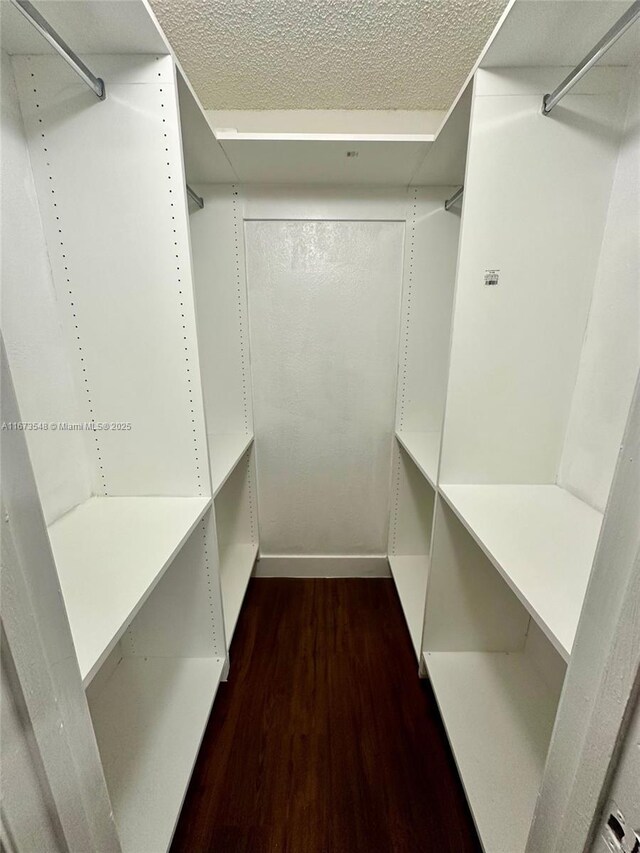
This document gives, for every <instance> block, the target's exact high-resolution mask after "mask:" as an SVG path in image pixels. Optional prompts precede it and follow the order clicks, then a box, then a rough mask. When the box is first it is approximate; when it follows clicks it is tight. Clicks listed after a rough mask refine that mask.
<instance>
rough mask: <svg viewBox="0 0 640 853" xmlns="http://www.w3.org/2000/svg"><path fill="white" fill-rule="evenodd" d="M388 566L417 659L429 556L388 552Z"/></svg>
mask: <svg viewBox="0 0 640 853" xmlns="http://www.w3.org/2000/svg"><path fill="white" fill-rule="evenodd" d="M389 566H390V567H391V574H392V575H393V580H394V581H395V585H396V589H397V590H398V597H399V598H400V604H401V605H402V611H403V613H404V618H405V619H406V620H407V627H408V628H409V634H410V635H411V642H412V643H413V647H414V649H415V652H416V656H417V657H418V659H419V658H420V648H421V645H422V623H423V620H424V602H425V596H426V594H427V575H428V573H429V558H428V557H426V556H411V557H398V556H396V555H394V554H389Z"/></svg>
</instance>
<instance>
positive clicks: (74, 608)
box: [48, 497, 211, 686]
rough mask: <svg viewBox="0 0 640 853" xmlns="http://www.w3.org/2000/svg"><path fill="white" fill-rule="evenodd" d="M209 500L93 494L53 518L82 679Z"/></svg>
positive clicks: (94, 667) (118, 632) (52, 538)
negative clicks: (61, 514) (71, 508)
mask: <svg viewBox="0 0 640 853" xmlns="http://www.w3.org/2000/svg"><path fill="white" fill-rule="evenodd" d="M210 505H211V498H208V497H168V498H167V497H93V498H89V500H87V501H85V502H84V503H82V504H80V505H79V506H77V507H76V508H75V509H73V510H71V511H70V512H68V513H67V514H66V515H63V516H62V518H60V519H58V520H57V521H55V522H54V523H53V524H52V525H50V527H49V529H48V530H49V539H50V541H51V548H52V550H53V555H54V558H55V562H56V567H57V570H58V577H59V580H60V586H61V588H62V594H63V597H64V601H65V606H66V609H67V616H68V618H69V624H70V626H71V633H72V636H73V642H74V645H75V648H76V654H77V656H78V662H79V664H80V674H81V676H82V682H83V684H84V685H85V686H86V685H87V684H88V683H89V682H90V681H91V679H92V678H93V676H94V675H95V674H96V672H97V671H98V669H99V668H100V666H101V665H102V663H103V662H104V660H105V659H106V657H107V655H108V654H109V652H110V651H111V650H112V649H113V647H114V646H115V644H116V643H117V641H118V640H119V638H120V637H121V636H122V634H123V633H124V631H125V630H126V628H127V626H128V625H129V623H130V622H131V620H132V619H133V618H134V616H135V615H136V613H137V612H138V610H139V609H140V607H141V606H142V605H143V603H144V602H145V601H146V599H147V597H148V596H149V594H150V593H151V591H152V590H153V588H154V587H155V586H156V584H157V583H158V581H159V580H160V578H161V577H162V575H163V574H164V572H165V570H166V569H167V567H168V566H169V564H170V563H171V561H172V560H173V558H174V557H175V555H176V554H177V552H178V551H179V549H180V548H181V546H182V545H183V543H184V542H185V540H186V539H187V538H188V536H189V534H190V533H191V532H192V531H193V529H194V527H195V526H196V524H197V523H198V522H199V521H200V519H201V518H202V516H203V515H204V513H205V512H206V511H207V509H208V508H209V506H210Z"/></svg>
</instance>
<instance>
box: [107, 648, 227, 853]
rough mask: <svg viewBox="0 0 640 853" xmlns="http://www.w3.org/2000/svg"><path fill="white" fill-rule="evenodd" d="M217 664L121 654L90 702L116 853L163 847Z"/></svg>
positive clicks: (156, 851) (153, 852)
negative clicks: (117, 840) (113, 822)
mask: <svg viewBox="0 0 640 853" xmlns="http://www.w3.org/2000/svg"><path fill="white" fill-rule="evenodd" d="M223 664H224V661H223V660H222V659H217V658H136V657H132V658H124V659H123V660H122V661H121V662H120V663H119V664H118V666H117V667H116V670H115V671H114V673H113V675H112V676H111V677H110V678H109V680H108V681H107V683H106V685H105V687H104V689H103V690H102V692H101V693H100V694H99V696H98V697H96V698H95V699H93V700H92V702H91V716H92V719H93V724H94V728H95V731H96V737H97V740H98V746H99V748H100V755H101V757H102V763H103V767H104V773H105V777H106V779H107V786H108V789H109V794H110V797H111V803H112V805H113V810H114V815H115V820H116V825H117V827H118V832H119V835H120V842H121V845H122V850H123V853H162V851H166V850H168V848H169V845H170V844H171V838H172V836H173V832H174V830H175V826H176V823H177V820H178V816H179V814H180V809H181V808H182V802H183V800H184V796H185V794H186V791H187V786H188V784H189V779H190V777H191V772H192V770H193V765H194V763H195V760H196V757H197V754H198V750H199V748H200V742H201V740H202V736H203V734H204V729H205V726H206V724H207V720H208V718H209V713H210V711H211V706H212V704H213V700H214V698H215V695H216V691H217V689H218V684H219V682H220V676H221V674H222V668H223Z"/></svg>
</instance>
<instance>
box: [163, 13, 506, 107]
mask: <svg viewBox="0 0 640 853" xmlns="http://www.w3.org/2000/svg"><path fill="white" fill-rule="evenodd" d="M151 4H152V6H153V9H154V11H155V13H156V15H157V16H158V19H159V21H160V24H161V25H162V28H163V29H164V31H165V33H166V34H167V36H168V38H169V40H170V41H171V44H172V45H173V47H174V49H175V51H176V53H177V55H178V57H179V59H180V61H181V63H182V65H183V67H184V69H185V71H186V73H187V75H188V76H189V79H190V80H191V82H192V84H193V86H194V88H195V89H196V91H197V93H198V95H199V97H200V99H201V101H202V103H203V105H204V107H205V108H206V109H227V110H232V109H236V110H260V109H264V110H274V109H343V110H348V109H369V110H386V109H403V110H417V109H446V108H447V107H448V106H449V105H450V104H451V102H452V100H453V98H454V97H455V95H456V93H457V91H458V89H459V88H460V86H461V85H462V83H463V82H464V79H465V77H466V75H467V74H468V72H469V71H470V69H471V66H472V65H473V63H474V62H475V60H476V59H477V57H478V54H479V52H480V50H481V49H482V47H483V45H484V43H485V42H486V40H487V38H488V36H489V35H490V33H491V30H492V29H493V27H494V25H495V24H496V22H497V20H498V18H499V16H500V13H501V12H502V10H503V9H504V7H505V5H506V0H151Z"/></svg>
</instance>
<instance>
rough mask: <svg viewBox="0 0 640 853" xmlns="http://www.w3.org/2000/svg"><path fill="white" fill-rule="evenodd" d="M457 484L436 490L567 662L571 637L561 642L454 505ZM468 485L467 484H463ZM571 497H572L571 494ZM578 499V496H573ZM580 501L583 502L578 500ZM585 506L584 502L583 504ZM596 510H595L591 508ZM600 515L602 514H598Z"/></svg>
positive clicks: (443, 486) (444, 484) (550, 485)
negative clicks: (453, 495)
mask: <svg viewBox="0 0 640 853" xmlns="http://www.w3.org/2000/svg"><path fill="white" fill-rule="evenodd" d="M457 485H459V484H457V483H456V484H451V483H440V485H439V487H438V492H439V494H440V495H442V497H443V498H444V500H445V501H446V503H447V505H448V506H449V507H450V508H451V510H452V511H453V512H454V514H455V515H456V517H457V518H458V520H459V521H460V523H461V524H462V526H463V527H464V528H465V530H466V531H467V532H468V533H469V535H470V536H471V537H472V538H473V540H474V542H475V543H476V544H477V545H478V547H479V548H480V550H481V551H482V552H483V554H484V555H485V556H486V557H487V558H488V559H489V560H490V562H491V563H492V565H493V566H494V568H495V569H496V571H497V572H498V573H499V574H500V576H501V577H502V579H503V580H504V581H505V583H506V584H507V586H508V587H509V589H511V591H512V592H513V593H514V594H515V596H516V597H517V599H518V600H519V601H520V602H521V604H522V605H523V606H524V607H525V608H526V609H527V611H528V612H529V613H530V614H531V616H532V618H533V619H534V620H535V621H536V623H537V624H538V625H539V626H540V628H541V629H542V631H543V632H544V634H545V636H546V637H547V638H548V639H549V641H550V642H551V644H552V646H553V647H554V649H555V650H556V651H557V652H558V654H560V656H561V657H562V658H563V660H564V661H565V662H567V663H568V662H569V660H570V658H571V646H572V645H573V639H572V643H571V646H570V647H568V648H567V645H566V644H565V643H563V642H562V640H561V639H560V638H559V637H558V634H557V632H556V630H555V629H554V628H553V627H552V626H551V625H550V624H549V623H548V620H547V619H546V618H545V617H544V616H543V615H542V614H541V613H540V612H539V608H536V607H535V606H534V605H533V603H532V602H531V601H530V599H529V597H528V596H527V595H526V594H525V592H524V591H523V590H522V589H521V587H520V586H519V584H517V583H516V582H515V580H514V578H513V577H512V576H511V574H510V573H509V571H508V570H507V568H506V567H504V566H503V565H502V563H501V561H500V560H498V558H497V557H496V556H495V554H494V553H493V551H492V549H491V547H490V546H489V544H487V543H486V542H485V541H484V540H483V539H482V538H481V536H480V535H479V534H478V532H477V531H476V529H475V528H474V527H473V525H472V524H471V523H470V522H469V520H468V519H467V517H466V516H465V515H464V513H462V512H461V510H460V509H459V507H458V506H457V505H456V503H455V501H454V499H453V498H452V496H451V495H450V494H448V493H447V489H448V488H449V487H450V486H457ZM460 485H462V484H460ZM465 485H469V484H465ZM510 485H511V486H513V487H517V485H518V484H510ZM547 485H548V486H549V487H550V488H557V489H560V491H565V490H564V489H562V488H561V487H560V486H556V485H554V484H547ZM567 494H569V493H567ZM571 497H574V496H573V495H571ZM574 499H575V500H576V501H578V500H579V499H578V498H574ZM580 503H583V502H582V501H580ZM585 506H586V504H585ZM593 511H594V512H596V510H593ZM599 515H600V516H601V517H602V515H601V514H599ZM576 627H577V626H576Z"/></svg>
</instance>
